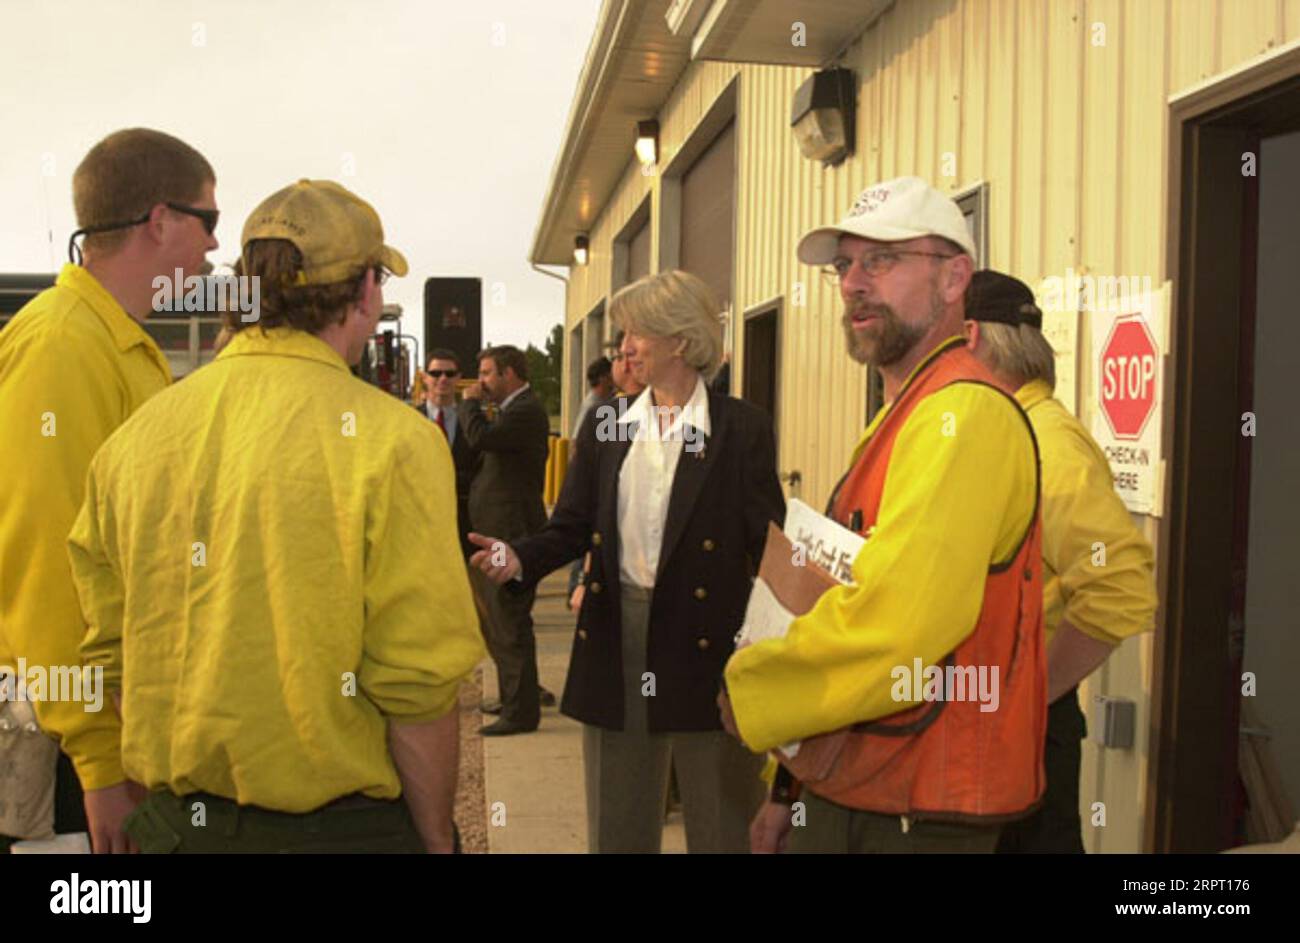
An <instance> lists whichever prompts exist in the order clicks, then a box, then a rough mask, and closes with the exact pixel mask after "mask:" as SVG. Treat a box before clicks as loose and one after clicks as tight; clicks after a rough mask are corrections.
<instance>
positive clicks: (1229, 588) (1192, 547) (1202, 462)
mask: <svg viewBox="0 0 1300 943" xmlns="http://www.w3.org/2000/svg"><path fill="white" fill-rule="evenodd" d="M1170 127H1171V134H1172V135H1173V137H1172V139H1171V149H1170V153H1171V155H1172V159H1173V170H1174V176H1173V179H1172V180H1171V193H1172V194H1174V195H1175V196H1174V199H1172V200H1171V203H1172V205H1171V218H1170V230H1169V233H1170V239H1169V258H1168V269H1169V272H1170V275H1171V277H1172V278H1173V280H1174V285H1175V299H1176V300H1175V308H1174V313H1173V318H1172V324H1171V339H1170V343H1171V350H1170V353H1171V369H1170V370H1169V371H1168V375H1167V386H1166V390H1165V395H1166V402H1167V403H1170V404H1171V409H1170V411H1169V413H1168V416H1169V419H1170V420H1171V421H1169V422H1167V423H1166V432H1165V443H1164V449H1165V455H1166V459H1167V462H1168V468H1169V476H1168V480H1169V488H1168V499H1167V500H1168V505H1167V513H1166V515H1165V517H1164V518H1163V520H1162V521H1161V539H1160V546H1161V548H1162V550H1161V554H1160V580H1161V588H1162V610H1163V611H1162V613H1161V618H1160V622H1159V623H1158V624H1161V625H1162V626H1163V631H1160V632H1158V634H1157V637H1156V651H1155V668H1154V679H1153V687H1152V708H1153V709H1152V736H1151V744H1152V746H1151V755H1150V776H1149V778H1148V797H1147V798H1148V803H1147V825H1146V833H1147V834H1146V845H1147V850H1149V851H1161V852H1163V851H1173V852H1185V851H1186V852H1213V851H1219V850H1221V849H1224V848H1227V847H1231V846H1234V845H1239V844H1242V843H1245V842H1247V841H1258V840H1261V838H1260V837H1259V836H1258V835H1252V834H1250V831H1249V830H1248V828H1247V821H1248V818H1249V815H1250V814H1251V809H1252V808H1254V809H1255V811H1258V805H1259V803H1260V801H1261V796H1260V794H1259V789H1258V776H1257V775H1255V772H1256V771H1254V770H1253V768H1252V767H1251V764H1252V762H1254V759H1253V756H1254V754H1255V752H1256V750H1255V747H1254V745H1250V744H1247V746H1246V748H1241V744H1242V743H1243V742H1244V741H1243V740H1242V734H1243V729H1242V728H1243V718H1244V715H1245V714H1249V715H1251V716H1255V715H1256V714H1257V711H1256V708H1257V707H1261V706H1265V705H1266V702H1265V701H1264V700H1263V699H1261V698H1260V697H1259V693H1260V692H1259V691H1258V688H1259V686H1260V685H1266V686H1268V687H1269V688H1270V693H1272V694H1275V695H1276V694H1280V693H1282V692H1284V691H1289V690H1291V689H1293V687H1294V685H1293V684H1292V683H1291V682H1289V681H1288V680H1287V679H1286V678H1285V677H1284V676H1283V675H1282V674H1281V673H1280V671H1281V670H1282V665H1281V664H1280V663H1277V667H1276V668H1274V669H1273V672H1274V673H1273V674H1272V675H1271V676H1268V677H1267V678H1266V675H1265V672H1267V670H1268V667H1267V666H1268V664H1269V662H1270V661H1275V660H1276V659H1277V658H1278V657H1286V656H1285V655H1284V654H1280V653H1282V652H1283V650H1286V651H1289V652H1290V653H1292V654H1294V652H1295V651H1296V649H1295V648H1294V647H1292V648H1289V649H1287V648H1286V646H1287V645H1288V644H1289V643H1288V642H1287V641H1286V637H1285V636H1286V635H1287V634H1288V633H1289V634H1290V635H1292V636H1293V635H1294V632H1292V631H1290V625H1289V623H1288V620H1290V623H1293V620H1294V616H1293V612H1294V610H1293V609H1291V610H1290V611H1289V612H1287V611H1285V610H1286V607H1287V605H1288V604H1289V602H1290V601H1291V600H1294V599H1295V595H1294V593H1295V590H1294V586H1295V585H1296V576H1300V573H1296V572H1295V566H1294V563H1292V564H1291V565H1290V567H1289V569H1290V571H1291V572H1290V573H1289V574H1285V573H1282V572H1281V571H1279V569H1278V567H1277V566H1276V565H1273V566H1270V563H1274V564H1275V562H1276V561H1271V560H1270V559H1269V557H1271V556H1273V555H1276V554H1277V553H1283V554H1286V555H1287V559H1289V560H1291V561H1294V560H1295V559H1297V557H1298V556H1300V554H1298V553H1297V546H1298V545H1300V544H1298V542H1297V539H1296V537H1295V536H1294V534H1295V531H1294V530H1291V531H1290V532H1289V534H1287V533H1285V532H1278V531H1277V528H1275V527H1271V526H1270V522H1271V521H1272V520H1273V519H1274V518H1276V516H1277V515H1285V514H1286V513H1287V511H1286V507H1285V505H1284V504H1283V502H1280V501H1278V500H1277V496H1280V495H1284V494H1286V493H1287V491H1286V490H1283V489H1284V485H1283V479H1284V478H1285V476H1287V475H1288V474H1293V471H1288V469H1292V470H1293V469H1294V468H1295V467H1296V461H1297V460H1296V456H1295V452H1294V449H1292V448H1289V447H1287V446H1286V443H1284V442H1283V439H1285V438H1287V437H1289V436H1290V433H1289V431H1288V428H1287V426H1288V420H1287V418H1286V412H1287V410H1284V409H1282V408H1280V405H1279V404H1280V401H1281V400H1282V399H1283V398H1284V397H1285V396H1286V391H1287V385H1286V379H1287V377H1286V374H1285V370H1284V371H1283V372H1282V373H1279V372H1278V369H1279V368H1278V366H1277V365H1276V364H1274V359H1275V358H1273V357H1272V356H1271V353H1270V352H1271V351H1272V350H1274V349H1275V348H1276V347H1277V345H1280V344H1285V343H1287V342H1288V341H1287V338H1295V337H1296V333H1295V331H1294V328H1293V326H1292V324H1293V322H1294V317H1293V312H1292V311H1291V310H1289V308H1284V307H1283V305H1282V304H1281V303H1280V302H1279V301H1275V300H1274V299H1275V298H1276V297H1277V295H1276V292H1274V291H1272V290H1270V291H1268V292H1266V294H1265V296H1263V298H1261V295H1260V289H1261V287H1262V286H1266V285H1273V284H1274V283H1275V282H1276V280H1277V278H1278V277H1279V276H1280V275H1281V272H1280V271H1279V270H1278V269H1277V268H1276V263H1269V262H1268V259H1265V258H1263V257H1262V256H1261V246H1260V237H1261V194H1267V193H1268V192H1269V190H1270V186H1271V185H1272V189H1273V191H1275V192H1276V194H1277V196H1276V199H1279V200H1282V199H1295V200H1297V205H1298V206H1300V194H1298V193H1297V191H1296V190H1295V189H1294V188H1288V187H1285V186H1283V184H1284V183H1285V182H1286V181H1285V178H1286V175H1288V174H1291V173H1292V172H1293V168H1294V164H1288V163H1286V161H1285V160H1281V159H1276V158H1275V159H1273V160H1272V161H1265V160H1263V159H1262V154H1263V153H1269V152H1270V151H1272V148H1271V147H1265V144H1266V143H1267V142H1268V141H1270V140H1271V139H1274V138H1277V137H1279V136H1281V135H1286V134H1289V133H1291V132H1294V131H1296V130H1298V129H1300V56H1288V57H1286V58H1285V59H1283V58H1281V57H1279V58H1278V59H1277V60H1273V61H1270V62H1268V63H1266V64H1265V65H1264V66H1262V67H1260V69H1259V70H1258V71H1257V73H1256V74H1255V75H1254V76H1250V77H1245V78H1238V79H1236V80H1235V81H1234V82H1233V83H1231V86H1229V85H1228V84H1227V83H1225V85H1224V87H1223V88H1222V89H1221V90H1220V89H1217V88H1216V89H1210V90H1208V91H1206V92H1203V93H1198V94H1197V95H1196V96H1194V97H1188V98H1185V99H1180V100H1178V101H1176V102H1175V103H1174V105H1173V114H1172V115H1171V122H1170ZM1277 153H1282V152H1280V151H1279V152H1277ZM1264 199H1269V197H1267V196H1265V197H1264ZM1268 225H1270V226H1271V227H1272V229H1275V230H1278V231H1285V230H1284V229H1282V228H1281V227H1279V226H1278V225H1277V224H1276V223H1269V224H1268ZM1289 228H1290V229H1294V217H1293V218H1292V221H1291V223H1290V227H1289ZM1261 263H1264V264H1261ZM1287 264H1288V265H1289V266H1290V267H1293V266H1294V261H1291V262H1289V263H1287ZM1261 358H1262V359H1261ZM1261 365H1263V366H1264V367H1265V368H1266V369H1267V376H1266V377H1265V375H1263V374H1261V373H1259V372H1258V369H1257V368H1259V367H1261ZM1279 391H1280V392H1279ZM1292 398H1293V397H1292ZM1248 415H1249V416H1254V417H1255V423H1254V424H1250V423H1248V422H1247V417H1248ZM1265 415H1268V416H1269V417H1270V420H1269V422H1270V425H1271V426H1272V428H1271V430H1269V433H1270V434H1271V435H1272V436H1273V437H1275V439H1274V440H1273V441H1268V440H1266V439H1265V438H1264V437H1263V436H1264V435H1265V432H1262V431H1259V430H1260V429H1261V428H1263V429H1268V427H1264V426H1262V423H1263V422H1264V416H1265ZM1264 445H1266V446H1267V455H1266V456H1261V455H1259V454H1256V449H1258V448H1260V447H1261V446H1264ZM1279 446H1280V448H1279ZM1261 458H1264V459H1265V460H1264V461H1261ZM1261 476H1262V477H1261ZM1292 480H1293V479H1292ZM1270 495H1271V496H1273V497H1272V499H1271V500H1270V502H1269V504H1270V506H1268V507H1265V506H1263V503H1262V499H1263V498H1265V497H1267V496H1270ZM1290 504H1292V505H1294V500H1293V499H1290ZM1261 550H1262V551H1263V556H1262V557H1261ZM1248 615H1249V617H1248ZM1247 652H1251V653H1252V655H1253V657H1252V658H1249V659H1248V658H1247V657H1246V654H1247ZM1247 661H1256V662H1259V663H1260V666H1261V667H1258V668H1257V671H1258V672H1259V674H1258V676H1257V677H1256V679H1255V689H1254V690H1253V691H1252V690H1249V688H1250V686H1249V685H1248V683H1247V678H1246V677H1243V675H1244V673H1245V672H1246V671H1249V670H1250V666H1249V665H1248V664H1246V662H1247ZM1294 663H1295V662H1292V664H1294ZM1267 703H1268V704H1271V706H1270V707H1269V708H1268V713H1269V714H1271V715H1278V714H1279V713H1286V711H1287V709H1288V705H1294V703H1295V702H1294V700H1293V699H1292V700H1289V701H1288V700H1287V698H1285V697H1282V698H1278V697H1274V698H1273V699H1272V700H1271V701H1270V702H1267ZM1243 706H1244V707H1245V712H1243ZM1294 716H1295V715H1294V713H1292V714H1291V718H1290V720H1292V721H1293V719H1294ZM1279 719H1280V717H1279ZM1288 726H1289V724H1288ZM1247 732H1248V733H1249V734H1251V735H1254V734H1256V733H1258V730H1256V729H1254V728H1253V727H1252V726H1251V725H1247ZM1274 746H1275V747H1281V748H1283V749H1284V750H1286V749H1289V748H1288V747H1287V746H1286V743H1285V742H1284V741H1282V740H1280V739H1279V740H1277V741H1275V743H1274ZM1247 752H1249V753H1250V754H1251V755H1250V756H1247V755H1246V754H1247ZM1276 753H1277V751H1276V750H1274V754H1275V758H1277V759H1279V760H1281V761H1282V762H1281V763H1279V764H1278V765H1277V766H1276V767H1275V771H1274V772H1275V775H1274V777H1273V778H1274V779H1275V780H1280V779H1281V776H1280V775H1278V774H1277V773H1276V770H1277V769H1279V768H1284V769H1287V770H1290V769H1291V768H1292V767H1294V766H1295V759H1294V757H1293V756H1289V755H1287V754H1285V753H1283V754H1282V755H1281V756H1276ZM1243 764H1244V765H1245V767H1246V768H1247V770H1248V772H1247V773H1246V774H1245V775H1244V776H1243V773H1242V768H1243ZM1248 784H1250V785H1251V788H1249V789H1248ZM1284 791H1285V790H1284Z"/></svg>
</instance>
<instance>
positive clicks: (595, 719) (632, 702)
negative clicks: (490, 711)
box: [471, 271, 785, 852]
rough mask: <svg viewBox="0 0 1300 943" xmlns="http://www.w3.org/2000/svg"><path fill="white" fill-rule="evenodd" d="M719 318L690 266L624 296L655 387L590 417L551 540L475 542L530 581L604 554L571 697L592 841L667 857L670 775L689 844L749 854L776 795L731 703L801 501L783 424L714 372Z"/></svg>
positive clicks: (590, 589)
mask: <svg viewBox="0 0 1300 943" xmlns="http://www.w3.org/2000/svg"><path fill="white" fill-rule="evenodd" d="M718 311H719V306H718V304H717V302H716V300H715V299H714V296H713V295H712V293H711V292H710V291H709V289H708V288H707V287H706V286H705V285H704V284H703V282H701V281H700V280H699V279H698V278H696V277H695V276H693V275H690V274H688V273H686V272H680V271H671V272H665V273H661V274H659V275H653V276H647V277H646V278H643V279H640V280H639V281H637V282H635V283H633V284H632V285H629V286H627V287H626V288H624V289H622V290H621V291H620V292H619V293H618V294H616V295H615V296H614V298H613V300H612V301H611V304H610V313H611V316H612V318H613V320H614V321H615V323H617V324H619V325H620V326H621V327H623V328H625V329H626V332H627V337H628V341H627V344H626V349H628V350H629V351H630V357H629V364H628V365H629V367H630V368H631V370H632V372H633V374H634V375H635V376H636V378H637V379H638V380H640V381H641V382H643V383H645V384H646V385H647V388H646V390H645V391H643V392H642V393H641V394H640V395H639V396H638V397H636V398H632V397H626V398H621V399H615V400H611V401H610V402H609V403H607V404H605V405H603V406H600V407H597V408H596V409H593V410H592V411H591V414H589V415H588V417H587V419H586V421H585V422H584V423H583V426H582V429H581V430H580V431H579V434H578V445H577V454H576V457H575V461H574V463H573V464H572V465H570V466H569V469H568V472H567V474H566V476H565V480H564V486H563V489H562V491H561V494H560V497H559V500H558V503H557V504H556V506H555V510H554V512H553V513H552V515H551V518H550V521H549V523H548V524H547V525H546V527H545V528H544V529H543V530H542V531H541V532H540V533H538V534H535V535H533V536H531V537H528V538H525V539H522V540H519V541H516V542H515V543H514V544H513V545H512V546H510V547H509V548H508V550H507V552H506V553H505V554H504V555H503V554H501V553H496V554H494V553H493V548H494V545H495V543H496V541H495V540H494V538H491V537H483V536H480V535H477V534H476V535H473V536H472V538H471V539H473V540H474V542H475V543H476V544H478V546H479V547H481V548H483V549H482V550H480V551H479V552H478V553H477V554H475V555H474V557H473V559H472V562H473V563H474V564H475V565H477V566H479V567H480V568H481V569H483V570H484V572H487V573H488V574H489V575H491V576H493V578H494V579H497V580H498V581H501V582H506V581H510V582H511V584H512V585H515V586H517V587H519V588H521V589H522V588H524V587H527V586H531V585H534V584H535V583H536V582H537V581H538V580H540V579H542V577H544V576H546V575H547V574H548V573H550V572H552V571H553V570H556V569H558V568H560V567H562V566H564V565H565V564H566V563H568V562H570V561H571V560H574V559H578V558H580V557H581V556H582V555H583V554H585V553H586V552H587V551H588V550H590V551H591V552H592V561H591V569H590V572H589V573H588V574H587V576H586V579H585V585H586V590H585V594H584V597H583V602H582V608H581V610H580V611H579V614H578V623H577V629H576V632H575V635H574V642H573V654H572V656H571V659H570V662H569V675H568V680H567V683H566V685H565V688H564V697H563V700H562V702H561V708H560V709H561V711H562V712H563V713H565V714H567V715H568V716H570V717H573V718H575V719H576V720H579V721H581V722H582V723H583V725H584V729H583V764H584V771H585V774H586V791H587V812H588V839H589V847H590V850H592V851H600V852H605V851H643V852H644V851H649V852H654V851H658V850H659V845H660V835H661V832H662V823H663V810H664V798H665V792H666V789H667V784H668V776H669V770H670V768H675V770H676V775H677V781H678V786H679V789H680V791H681V794H682V807H683V813H684V817H685V820H686V839H687V847H688V849H689V850H691V851H705V852H745V851H748V850H749V837H748V827H749V821H750V819H751V818H752V816H753V814H754V812H755V811H756V810H757V808H758V805H759V804H760V803H761V801H762V799H763V787H762V783H761V781H760V780H759V773H760V771H761V769H762V766H763V758H762V757H761V756H755V755H754V754H751V753H749V752H748V751H747V750H746V749H745V747H744V746H743V745H741V744H739V743H738V742H737V741H735V740H734V739H732V738H729V737H728V736H727V735H726V734H725V733H724V732H723V731H722V728H721V724H720V722H719V717H718V708H717V704H716V697H717V694H718V688H719V685H720V682H721V678H722V669H723V666H724V665H725V664H726V662H727V658H728V657H729V656H730V655H731V653H732V650H733V649H734V646H735V642H734V638H735V634H736V632H737V631H738V630H739V629H740V626H741V623H742V622H743V620H744V614H745V607H746V604H747V603H748V600H749V592H750V588H751V586H752V585H753V578H754V576H755V574H756V573H757V570H758V564H759V561H760V558H761V556H762V552H763V546H764V542H765V539H766V533H767V526H768V523H769V522H775V523H776V524H777V525H778V526H780V524H781V523H782V522H783V520H784V517H785V499H784V497H783V495H782V492H781V486H780V483H779V481H778V480H777V475H776V446H775V439H774V435H773V429H772V422H771V419H770V418H769V417H768V416H767V415H766V414H765V413H764V412H762V411H761V410H759V409H758V408H756V407H754V406H752V405H751V404H749V403H746V402H744V401H742V400H738V399H733V398H731V397H729V396H726V395H723V394H720V393H717V392H713V391H711V390H709V389H708V388H707V385H706V383H705V378H706V377H708V376H710V375H712V374H713V372H715V371H716V369H717V367H718V364H719V362H720V359H721V353H722V343H721V330H720V325H719V320H718ZM656 426H657V427H658V433H657V434H656V433H655V431H654V430H655V427H656ZM497 549H500V548H497ZM494 564H503V565H494Z"/></svg>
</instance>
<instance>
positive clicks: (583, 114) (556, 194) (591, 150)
mask: <svg viewBox="0 0 1300 943" xmlns="http://www.w3.org/2000/svg"><path fill="white" fill-rule="evenodd" d="M670 5H671V4H670V0H605V2H604V4H603V5H602V6H601V9H600V17H599V19H598V20H597V22H596V32H595V34H594V35H593V36H592V39H591V45H590V46H589V47H588V49H587V59H586V62H585V63H584V64H583V67H582V74H581V75H580V76H579V77H578V88H577V92H576V93H575V95H574V99H573V105H572V106H571V107H570V109H569V120H568V125H567V127H566V128H565V131H564V138H563V140H562V142H561V144H560V153H559V154H558V155H557V157H556V159H555V166H554V167H553V168H552V170H551V182H550V186H549V187H548V188H547V192H546V199H545V201H544V203H543V204H542V215H541V219H539V220H538V223H537V231H536V232H535V233H534V235H533V246H532V250H531V251H530V252H529V261H531V262H533V263H536V264H544V265H570V264H572V262H573V240H574V238H575V237H576V236H578V235H580V234H582V233H586V232H589V231H590V229H591V226H592V225H593V224H594V223H595V221H596V217H597V216H599V215H600V211H601V210H602V209H604V206H605V203H606V201H607V200H608V199H609V195H610V194H611V193H612V192H613V190H614V187H616V186H617V185H618V181H619V179H620V178H621V177H622V175H623V172H624V170H625V169H626V168H627V165H628V162H629V161H631V160H632V159H633V151H632V148H633V145H634V144H635V143H636V124H637V122H638V121H642V120H645V119H646V118H654V117H656V116H657V115H658V114H659V109H660V108H662V107H663V104H664V102H665V101H667V100H668V96H669V95H671V94H672V91H673V88H674V87H675V86H676V85H677V81H678V79H680V78H681V75H682V72H683V71H684V70H685V69H686V67H687V65H689V64H690V46H691V39H690V36H689V35H687V36H680V37H679V36H674V35H673V33H672V31H671V30H670V29H669V27H668V21H667V19H666V12H667V9H668V7H669V6H670Z"/></svg>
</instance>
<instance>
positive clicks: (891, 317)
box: [840, 285, 943, 367]
mask: <svg viewBox="0 0 1300 943" xmlns="http://www.w3.org/2000/svg"><path fill="white" fill-rule="evenodd" d="M931 287H932V291H931V293H930V311H929V316H928V317H927V318H926V320H925V322H924V323H922V324H908V323H907V322H905V321H904V320H903V319H902V318H900V317H899V316H898V315H897V313H895V311H894V309H893V308H891V307H890V306H889V305H885V304H862V305H854V306H852V307H849V308H846V309H845V311H844V315H843V317H842V318H841V319H840V323H841V324H843V325H844V343H845V345H846V346H847V348H848V352H849V356H850V357H852V358H853V359H854V360H856V361H857V362H858V363H862V364H871V365H872V366H873V367H888V366H889V365H891V364H895V363H897V362H898V361H900V360H902V359H903V358H904V357H905V356H907V354H908V353H909V352H910V351H911V350H912V348H914V347H915V346H916V345H917V344H919V343H920V342H921V339H922V338H924V337H925V335H926V334H928V333H929V331H930V329H931V328H932V327H934V326H935V324H937V323H938V322H939V319H940V318H941V317H943V301H942V299H941V298H940V297H939V287H938V285H933V286H931ZM857 311H865V312H867V313H868V314H873V315H876V316H877V317H879V318H880V321H879V323H878V325H877V327H876V334H875V337H874V338H869V337H867V336H866V335H865V334H860V333H859V332H857V331H855V330H854V329H853V314H854V313H855V312H857Z"/></svg>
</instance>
